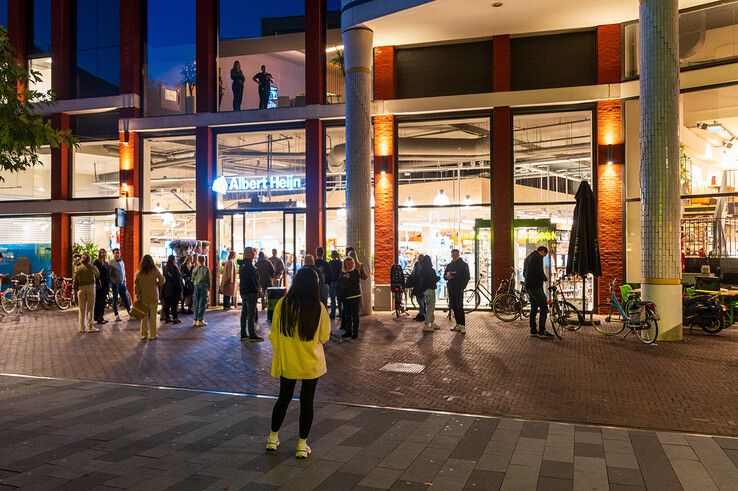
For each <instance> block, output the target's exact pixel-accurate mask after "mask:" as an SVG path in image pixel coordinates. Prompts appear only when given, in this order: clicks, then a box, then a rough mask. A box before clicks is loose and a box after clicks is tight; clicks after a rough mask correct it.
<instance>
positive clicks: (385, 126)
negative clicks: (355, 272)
mask: <svg viewBox="0 0 738 491" xmlns="http://www.w3.org/2000/svg"><path fill="white" fill-rule="evenodd" d="M395 155H396V154H395V117H394V116H393V115H391V114H385V115H382V116H374V302H375V310H392V301H391V298H392V291H391V288H390V268H391V267H392V265H393V264H395V263H396V262H397V220H396V219H395V218H396V210H395V202H396V200H397V198H396V193H395V190H396V185H395Z"/></svg>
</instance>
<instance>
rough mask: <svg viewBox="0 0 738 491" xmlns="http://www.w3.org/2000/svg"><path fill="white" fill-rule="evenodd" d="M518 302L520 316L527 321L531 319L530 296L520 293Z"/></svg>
mask: <svg viewBox="0 0 738 491" xmlns="http://www.w3.org/2000/svg"><path fill="white" fill-rule="evenodd" d="M518 302H520V315H522V316H523V318H525V319H527V318H528V317H530V302H529V301H528V295H526V294H523V293H518Z"/></svg>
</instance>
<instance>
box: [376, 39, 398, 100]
mask: <svg viewBox="0 0 738 491" xmlns="http://www.w3.org/2000/svg"><path fill="white" fill-rule="evenodd" d="M395 87H396V85H395V47H394V46H379V47H376V48H374V97H373V99H374V100H377V101H380V100H391V99H394V98H395V93H396V92H395Z"/></svg>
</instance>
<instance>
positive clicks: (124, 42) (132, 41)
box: [120, 0, 145, 118]
mask: <svg viewBox="0 0 738 491" xmlns="http://www.w3.org/2000/svg"><path fill="white" fill-rule="evenodd" d="M144 18H145V16H144V0H125V1H123V2H120V93H121V94H137V95H139V96H140V97H141V101H142V102H143V91H142V90H141V83H142V82H141V79H142V73H143V69H142V66H143V43H142V39H144V35H143V19H144ZM139 116H141V109H140V108H125V109H121V111H120V117H121V118H136V117H139Z"/></svg>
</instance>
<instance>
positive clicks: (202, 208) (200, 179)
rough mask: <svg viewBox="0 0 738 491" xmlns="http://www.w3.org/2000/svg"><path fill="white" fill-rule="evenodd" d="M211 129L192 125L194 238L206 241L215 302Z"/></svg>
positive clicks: (212, 149) (214, 202)
mask: <svg viewBox="0 0 738 491" xmlns="http://www.w3.org/2000/svg"><path fill="white" fill-rule="evenodd" d="M214 144H215V142H214V137H213V130H212V129H211V128H209V127H207V126H198V127H197V128H196V129H195V161H196V169H195V179H196V183H195V205H196V207H195V210H196V212H195V231H196V234H197V240H207V241H208V242H210V249H209V255H208V265H209V267H210V272H211V274H212V277H213V281H212V284H211V288H210V303H211V304H212V305H215V304H216V300H217V299H216V293H217V291H218V289H217V288H216V283H217V272H218V268H217V264H216V260H215V257H216V256H215V245H216V244H215V205H216V196H215V193H214V192H213V190H212V189H211V187H210V186H211V185H212V183H213V179H215V166H216V162H215V147H214Z"/></svg>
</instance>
